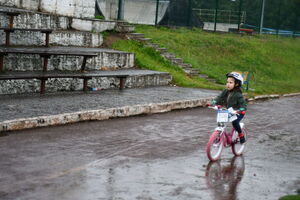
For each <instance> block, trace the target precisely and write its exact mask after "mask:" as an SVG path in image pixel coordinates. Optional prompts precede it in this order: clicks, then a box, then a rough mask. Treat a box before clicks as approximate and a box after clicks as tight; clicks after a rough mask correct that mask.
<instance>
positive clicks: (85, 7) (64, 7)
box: [0, 0, 95, 18]
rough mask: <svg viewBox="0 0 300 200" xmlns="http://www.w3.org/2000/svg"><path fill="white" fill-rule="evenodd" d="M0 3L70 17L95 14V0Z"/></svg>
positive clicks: (9, 1)
mask: <svg viewBox="0 0 300 200" xmlns="http://www.w3.org/2000/svg"><path fill="white" fill-rule="evenodd" d="M0 5H1V6H11V7H17V8H23V9H28V10H33V11H42V12H47V13H51V14H55V15H63V16H70V17H79V18H94V16H95V0H5V1H3V0H2V1H0Z"/></svg>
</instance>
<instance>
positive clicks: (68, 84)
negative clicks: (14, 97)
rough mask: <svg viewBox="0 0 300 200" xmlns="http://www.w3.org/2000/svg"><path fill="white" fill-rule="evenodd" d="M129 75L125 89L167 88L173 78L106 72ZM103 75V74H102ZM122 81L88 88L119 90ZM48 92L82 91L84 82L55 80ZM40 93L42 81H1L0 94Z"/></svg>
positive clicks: (133, 71) (158, 74)
mask: <svg viewBox="0 0 300 200" xmlns="http://www.w3.org/2000/svg"><path fill="white" fill-rule="evenodd" d="M120 71H121V73H122V74H127V75H128V77H127V78H126V81H125V88H142V87H150V86H165V85H168V84H169V83H170V81H171V80H172V77H171V75H170V74H169V73H165V72H157V71H151V70H139V69H125V70H117V71H105V72H104V73H107V74H108V75H110V74H114V73H115V74H118V73H120ZM102 73H103V72H102ZM0 78H1V74H0ZM119 85H120V81H119V79H118V78H115V77H101V78H93V79H91V80H90V81H89V83H88V87H89V88H90V89H91V90H101V89H112V88H118V87H119ZM46 90H47V92H57V91H82V90H83V80H82V79H77V78H60V79H57V78H53V79H50V80H48V81H47V83H46ZM38 92H40V80H37V79H31V80H9V81H2V80H0V94H20V93H38Z"/></svg>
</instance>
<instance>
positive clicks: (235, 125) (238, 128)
mask: <svg viewBox="0 0 300 200" xmlns="http://www.w3.org/2000/svg"><path fill="white" fill-rule="evenodd" d="M243 118H244V115H242V114H239V115H237V119H236V120H234V121H233V122H232V126H233V128H234V129H235V130H236V131H237V132H238V133H242V129H241V126H240V121H241V120H242V119H243Z"/></svg>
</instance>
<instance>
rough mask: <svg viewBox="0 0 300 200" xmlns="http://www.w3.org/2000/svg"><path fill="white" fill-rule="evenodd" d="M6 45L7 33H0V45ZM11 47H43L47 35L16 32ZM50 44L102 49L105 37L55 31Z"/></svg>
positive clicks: (11, 40) (96, 34)
mask: <svg viewBox="0 0 300 200" xmlns="http://www.w3.org/2000/svg"><path fill="white" fill-rule="evenodd" d="M4 44H5V33H4V31H0V45H4ZM10 44H11V45H26V46H42V45H45V34H44V33H40V32H29V31H15V32H14V33H12V34H11V36H10ZM49 44H50V45H53V46H80V47H100V46H101V45H102V44H103V36H102V34H100V33H93V32H83V31H54V32H52V33H51V34H50V40H49Z"/></svg>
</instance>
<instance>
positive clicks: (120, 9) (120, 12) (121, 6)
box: [118, 0, 124, 20]
mask: <svg viewBox="0 0 300 200" xmlns="http://www.w3.org/2000/svg"><path fill="white" fill-rule="evenodd" d="M123 1H124V0H119V6H118V20H123V19H124V2H123Z"/></svg>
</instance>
